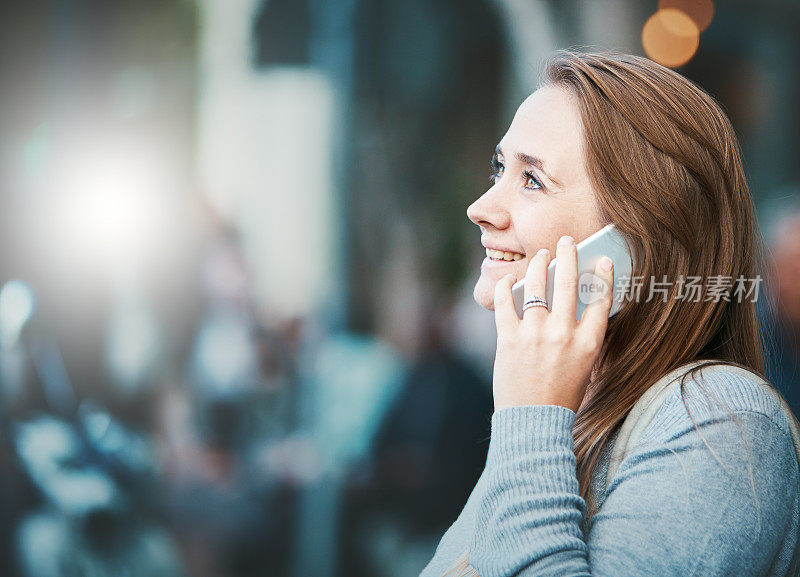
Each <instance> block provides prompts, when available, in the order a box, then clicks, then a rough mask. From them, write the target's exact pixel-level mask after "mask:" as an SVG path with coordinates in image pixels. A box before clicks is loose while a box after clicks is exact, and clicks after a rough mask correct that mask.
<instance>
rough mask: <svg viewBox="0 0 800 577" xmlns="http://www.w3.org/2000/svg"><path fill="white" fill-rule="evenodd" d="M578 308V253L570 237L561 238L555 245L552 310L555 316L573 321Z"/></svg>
mask: <svg viewBox="0 0 800 577" xmlns="http://www.w3.org/2000/svg"><path fill="white" fill-rule="evenodd" d="M577 306H578V252H577V249H576V248H575V241H574V239H573V238H572V237H571V236H562V237H561V239H560V240H559V241H558V245H556V272H555V278H554V280H553V308H552V312H553V314H554V315H555V316H558V317H560V318H565V319H567V320H572V322H573V323H574V322H577V321H576V319H575V315H576V309H577Z"/></svg>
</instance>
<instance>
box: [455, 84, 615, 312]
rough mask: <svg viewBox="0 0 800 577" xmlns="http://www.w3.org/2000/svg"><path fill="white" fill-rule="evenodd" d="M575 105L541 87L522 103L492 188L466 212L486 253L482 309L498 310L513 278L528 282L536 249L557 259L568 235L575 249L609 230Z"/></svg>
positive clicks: (564, 94) (478, 295)
mask: <svg viewBox="0 0 800 577" xmlns="http://www.w3.org/2000/svg"><path fill="white" fill-rule="evenodd" d="M574 98H575V97H574V96H573V95H572V94H571V93H569V92H568V91H567V90H565V89H564V88H561V87H557V86H544V87H542V88H540V89H539V90H537V91H536V92H534V93H533V94H531V95H530V96H529V97H528V98H527V99H526V100H525V102H523V103H522V105H521V106H520V107H519V109H518V110H517V113H516V114H515V115H514V120H513V121H512V122H511V126H510V127H509V128H508V132H506V134H505V136H503V138H502V140H500V143H499V144H498V146H497V149H496V153H495V156H494V158H493V160H492V164H493V167H494V168H493V173H494V174H493V178H492V183H493V184H492V187H491V188H490V189H489V190H487V191H486V192H485V193H484V194H483V196H481V197H480V198H478V200H476V201H475V202H474V203H472V204H471V205H470V207H469V208H468V209H467V216H469V219H470V220H471V221H472V222H474V223H475V224H477V225H478V226H479V227H480V229H481V244H483V246H484V247H486V248H487V256H486V258H485V259H484V261H483V263H482V264H481V276H480V278H479V279H478V282H477V284H476V285H475V291H474V297H475V300H476V301H477V302H478V304H480V305H481V306H483V307H484V308H487V309H489V310H494V288H495V284H497V281H498V280H500V279H501V278H502V277H504V276H505V275H507V274H509V273H511V274H513V275H514V277H515V278H516V279H517V280H519V279H521V278H523V277H524V276H525V272H526V271H527V268H528V263H529V262H530V259H531V258H533V256H534V255H535V254H536V252H537V251H538V250H539V249H541V248H547V249H550V252H551V254H552V255H553V257H555V255H556V243H557V242H558V239H559V238H561V237H562V236H563V235H567V234H568V235H570V236H572V237H573V238H574V239H575V242H576V243H578V242H580V241H582V240H583V239H584V238H586V237H587V236H589V235H590V234H592V233H594V232H596V231H597V230H599V229H600V228H602V227H603V225H604V224H605V223H603V222H601V220H600V216H599V212H598V210H597V207H596V205H595V194H594V191H593V190H592V187H591V185H590V184H589V178H588V176H587V173H586V166H585V162H584V155H583V128H582V124H581V118H580V112H579V110H578V107H577V103H576V102H575V100H574ZM489 249H496V250H502V251H505V252H507V253H512V254H511V255H509V254H506V255H505V258H509V257H511V258H513V259H516V260H511V261H506V260H495V259H496V257H498V256H499V258H500V259H503V255H502V254H497V253H495V251H494V250H489ZM542 296H544V295H542Z"/></svg>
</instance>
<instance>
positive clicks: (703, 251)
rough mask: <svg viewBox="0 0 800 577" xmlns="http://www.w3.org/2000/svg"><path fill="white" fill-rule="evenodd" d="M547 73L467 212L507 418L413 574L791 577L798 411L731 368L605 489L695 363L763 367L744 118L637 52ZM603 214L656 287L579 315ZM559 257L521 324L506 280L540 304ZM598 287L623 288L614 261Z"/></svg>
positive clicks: (680, 404)
mask: <svg viewBox="0 0 800 577" xmlns="http://www.w3.org/2000/svg"><path fill="white" fill-rule="evenodd" d="M546 76H547V81H546V83H545V84H544V86H542V87H541V88H540V89H539V90H537V91H536V92H534V93H533V94H532V95H531V96H530V97H528V98H527V99H526V100H525V102H523V103H522V105H521V106H520V107H519V109H518V110H517V113H516V115H515V116H514V119H513V121H512V123H511V126H510V127H509V129H508V131H507V132H506V134H505V135H504V136H503V138H502V139H501V141H500V143H499V145H498V146H497V149H496V154H495V157H494V159H493V169H492V182H493V185H492V187H491V188H490V189H489V190H488V191H487V192H486V193H485V194H484V195H483V196H481V197H480V198H479V199H478V200H477V201H475V203H473V204H472V205H471V206H470V207H469V209H468V211H467V214H468V216H469V218H470V220H472V221H473V222H474V223H475V224H477V225H478V226H479V227H480V229H481V233H482V234H481V240H482V243H483V244H484V246H486V247H487V259H486V260H484V262H483V265H482V266H481V276H480V279H479V280H478V282H477V284H476V286H475V293H474V296H475V299H476V300H477V302H478V303H479V304H481V305H482V306H483V307H485V308H487V309H489V310H494V311H495V320H496V325H497V331H498V338H497V353H496V358H495V366H494V382H493V392H494V399H495V412H494V414H493V416H492V422H491V442H490V448H489V454H488V457H487V462H486V467H485V470H484V472H483V474H482V476H481V478H480V480H479V481H478V483H477V485H476V487H475V489H474V491H473V493H472V495H471V496H470V498H469V500H468V502H467V504H466V505H465V507H464V510H463V511H462V513H461V515H460V516H459V518H458V519H457V520H456V521H455V523H454V524H453V525H452V526H451V527H450V529H449V530H448V531H447V532H446V533H445V535H444V536H443V537H442V540H441V542H440V544H439V547H438V548H437V550H436V554H435V556H434V557H433V559H432V560H431V561H430V563H429V564H428V566H427V567H426V568H425V570H424V571H423V572H422V575H421V577H441V576H442V575H444V574H448V575H456V576H460V575H480V577H507V576H511V575H559V576H577V575H603V576H614V577H625V576H629V575H631V576H632V575H636V576H641V575H658V576H661V577H663V576H670V575H676V576H677V575H681V576H682V575H769V576H776V577H777V576H781V577H783V576H786V575H795V574H796V571H797V568H796V567H795V566H793V564H792V555H793V554H794V552H795V550H796V549H797V547H798V534H799V530H798V525H799V524H800V487H799V486H798V483H799V481H798V463H797V457H796V455H795V452H794V446H793V444H792V439H791V436H790V433H789V421H788V419H794V417H793V416H792V415H791V414H788V415H787V414H786V413H783V412H781V411H780V410H779V408H778V404H777V402H776V399H775V398H774V397H772V396H771V395H770V394H769V391H767V390H765V389H763V388H761V385H759V384H758V383H756V382H755V381H752V380H750V379H748V378H746V377H743V376H740V374H735V373H734V372H731V371H730V370H727V371H725V370H723V371H718V372H715V373H711V374H705V375H704V374H702V372H701V373H698V372H697V371H696V370H695V371H691V372H690V373H688V376H687V377H686V378H685V379H684V380H683V382H682V385H681V387H680V388H679V389H676V392H675V393H674V394H673V396H671V397H670V398H668V399H667V401H666V402H665V403H664V405H663V406H662V407H661V408H660V410H659V411H658V413H657V414H656V416H655V418H654V419H653V421H652V423H651V424H650V426H648V428H647V430H646V431H645V432H644V434H643V435H642V437H641V439H640V441H639V443H640V444H639V445H637V450H636V451H634V453H633V454H631V455H630V456H629V457H627V458H626V459H625V460H624V461H623V462H622V463H621V464H620V466H619V468H618V469H617V470H616V473H615V474H614V477H613V480H612V481H611V483H610V484H609V486H608V487H607V489H605V490H600V489H598V487H603V483H604V481H605V479H604V478H603V474H604V471H605V469H606V467H607V458H608V448H609V447H610V445H609V443H610V442H613V440H614V437H615V434H616V433H617V432H618V430H619V426H620V424H621V423H622V422H623V421H624V419H625V417H626V415H627V414H628V412H629V411H630V409H631V408H632V407H633V405H634V404H635V403H636V401H637V400H638V399H639V398H641V396H642V395H643V393H644V392H645V391H646V390H647V389H648V388H649V387H650V386H651V385H653V384H654V383H655V382H656V381H657V380H658V379H659V378H660V377H662V376H664V375H665V374H667V373H668V372H670V371H672V370H674V369H676V368H678V367H680V366H681V365H683V364H685V363H687V362H690V361H697V360H704V359H709V360H711V361H716V362H718V363H720V362H721V363H724V364H728V365H734V366H739V367H742V368H744V369H748V370H750V371H752V372H755V373H756V374H758V375H762V376H763V374H764V370H763V369H764V367H763V359H762V354H761V343H760V340H759V333H758V328H757V325H756V317H755V303H754V299H755V298H757V295H756V294H754V291H751V292H749V293H747V294H745V295H744V298H742V295H743V293H741V292H739V293H735V292H734V286H735V285H734V284H733V283H735V282H737V281H739V285H741V283H743V282H748V281H749V282H750V286H749V289H748V290H750V289H751V288H752V287H753V286H754V285H755V286H756V287H757V284H758V281H757V274H758V273H759V272H760V271H761V270H762V269H761V267H760V264H759V262H760V261H759V259H761V258H762V251H763V249H762V241H761V236H760V233H759V231H758V225H757V222H756V220H755V217H754V210H753V205H752V200H751V198H750V194H749V190H748V186H747V182H746V180H745V176H744V172H743V169H742V162H741V156H740V152H739V147H738V144H737V141H736V137H735V135H734V131H733V128H732V127H731V124H730V122H729V121H728V119H727V118H726V116H725V114H724V113H723V112H722V110H721V109H720V107H719V105H718V104H717V103H716V102H715V101H714V100H713V99H712V98H711V97H710V96H709V95H707V94H706V93H705V92H704V91H702V90H701V89H699V88H698V87H696V86H695V85H693V84H692V83H691V82H689V81H688V80H686V79H685V78H683V77H682V76H680V75H679V74H677V73H675V72H673V71H671V70H669V69H667V68H664V67H662V66H659V65H658V64H655V63H653V62H651V61H649V60H647V59H645V58H640V57H636V56H628V55H618V54H605V53H603V54H583V53H575V52H569V51H562V52H558V53H557V54H556V55H555V56H554V57H553V58H552V59H551V60H550V62H549V64H548V67H547V75H546ZM610 222H613V223H615V224H616V226H617V228H618V229H619V231H620V232H621V233H622V234H623V235H624V236H625V237H626V238H627V239H628V241H629V242H630V244H631V246H632V247H633V251H634V256H635V262H636V263H637V267H636V269H635V270H634V271H633V275H632V276H633V277H639V278H643V279H646V280H647V281H648V282H646V283H645V284H644V286H642V287H641V290H640V291H639V290H634V289H633V288H631V290H630V291H629V292H628V294H627V297H628V298H627V302H626V303H625V305H624V306H623V308H622V309H621V310H620V312H618V313H617V314H616V315H615V316H613V317H611V318H608V317H607V315H608V311H609V310H610V306H611V301H610V298H611V293H610V291H606V293H605V298H602V299H600V300H598V301H596V302H594V303H592V304H591V305H589V306H588V307H587V309H586V311H585V313H584V316H583V317H582V318H581V320H580V322H578V321H577V320H576V318H575V314H576V313H575V310H576V309H575V305H576V300H577V291H576V287H575V284H576V279H577V265H576V248H575V243H576V242H580V241H581V240H583V239H584V238H586V237H587V236H589V235H590V234H591V233H593V232H595V231H596V230H598V229H600V228H601V227H602V226H604V225H605V224H607V223H610ZM559 239H560V240H559ZM634 241H635V242H634ZM540 249H542V250H540ZM497 251H503V252H502V253H500V252H497ZM508 253H511V254H508ZM553 257H557V259H558V260H557V266H556V275H555V283H554V297H553V304H552V310H548V309H547V308H542V307H533V308H529V309H527V310H526V311H525V313H524V316H523V319H522V320H520V319H519V318H518V317H517V315H516V313H515V310H514V307H513V304H512V301H511V286H512V284H513V283H514V282H515V281H516V280H518V279H520V278H522V277H523V276H524V277H525V279H526V283H525V284H526V300H527V299H528V298H530V297H531V296H533V295H540V296H543V295H544V294H545V279H546V270H547V265H548V263H549V262H550V260H551V259H552V258H553ZM596 275H597V277H598V278H599V279H601V280H602V282H603V283H605V284H606V287H609V286H613V270H604V269H602V268H601V267H598V269H597V271H596ZM697 277H699V279H701V280H702V288H703V292H702V293H701V294H700V295H696V294H695V293H693V292H692V291H690V290H689V288H690V285H691V283H689V282H686V281H687V279H692V278H695V279H696V280H697ZM653 281H655V282H656V283H659V284H658V285H657V286H655V287H654V286H653ZM726 281H730V282H729V288H730V291H729V292H726V291H720V290H719V287H720V286H723V287H724V286H726V285H725V282H726ZM695 286H696V284H695ZM651 287H652V288H656V289H658V288H660V289H663V290H661V291H659V290H655V291H653V292H652V294H651ZM714 287H716V288H714ZM636 293H638V294H636ZM735 294H738V297H737V296H734V295H735ZM692 295H695V296H692ZM687 296H689V298H686V297H687Z"/></svg>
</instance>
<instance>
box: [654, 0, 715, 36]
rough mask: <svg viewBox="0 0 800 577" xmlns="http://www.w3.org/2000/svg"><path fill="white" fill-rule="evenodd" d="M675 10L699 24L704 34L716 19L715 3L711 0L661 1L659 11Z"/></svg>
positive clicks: (698, 26) (699, 28)
mask: <svg viewBox="0 0 800 577" xmlns="http://www.w3.org/2000/svg"><path fill="white" fill-rule="evenodd" d="M668 8H674V9H676V10H680V11H681V12H683V13H684V14H686V15H687V16H688V17H689V18H691V19H692V20H693V21H694V23H695V24H697V28H698V30H700V32H702V31H703V30H705V29H706V28H708V26H709V24H711V20H713V19H714V2H712V1H711V0H659V1H658V9H659V10H664V9H668Z"/></svg>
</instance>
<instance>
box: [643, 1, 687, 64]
mask: <svg viewBox="0 0 800 577" xmlns="http://www.w3.org/2000/svg"><path fill="white" fill-rule="evenodd" d="M699 44H700V30H699V28H698V27H697V24H695V22H694V20H692V19H691V18H690V17H689V16H687V15H686V13H685V12H682V11H681V10H677V9H675V8H665V9H663V10H659V11H658V12H656V13H655V14H653V15H652V16H651V17H650V18H649V19H648V20H647V22H646V23H645V25H644V28H643V29H642V46H643V47H644V50H645V52H646V53H647V56H649V57H650V58H651V59H652V60H654V61H655V62H658V63H659V64H662V65H664V66H668V67H669V68H677V67H679V66H683V65H684V64H686V63H687V62H689V60H691V59H692V57H693V56H694V55H695V53H696V52H697V47H698V46H699Z"/></svg>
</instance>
